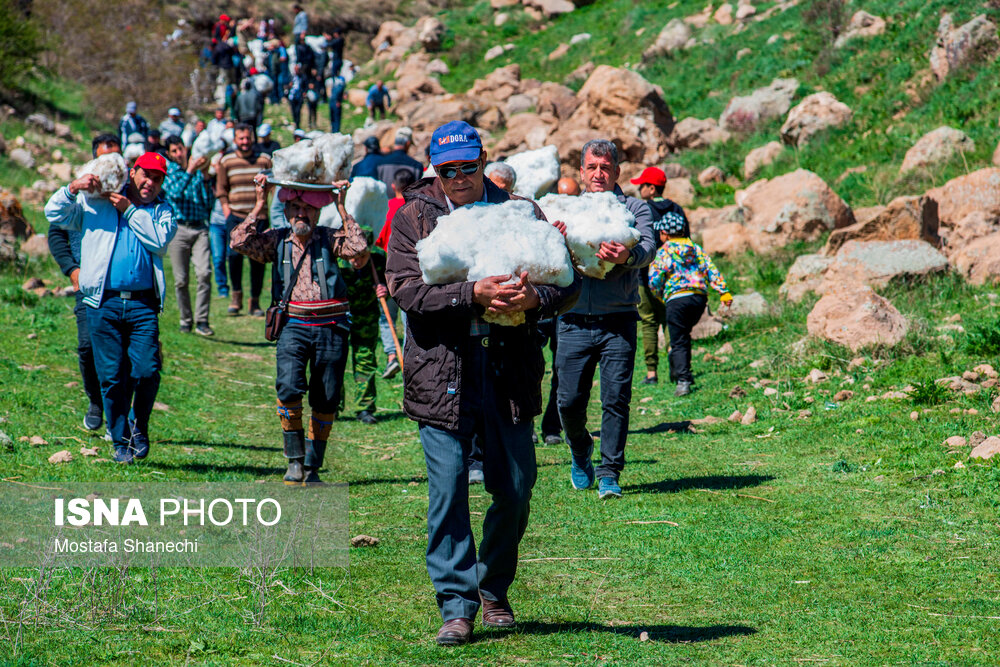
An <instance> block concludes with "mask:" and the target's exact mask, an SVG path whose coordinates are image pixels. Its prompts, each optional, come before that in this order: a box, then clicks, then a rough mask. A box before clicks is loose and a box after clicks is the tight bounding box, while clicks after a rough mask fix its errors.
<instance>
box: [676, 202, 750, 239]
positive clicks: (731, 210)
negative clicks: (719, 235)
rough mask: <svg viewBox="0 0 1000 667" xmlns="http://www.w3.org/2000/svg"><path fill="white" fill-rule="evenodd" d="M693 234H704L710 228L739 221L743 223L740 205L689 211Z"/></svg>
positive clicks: (689, 221)
mask: <svg viewBox="0 0 1000 667" xmlns="http://www.w3.org/2000/svg"><path fill="white" fill-rule="evenodd" d="M687 219H688V224H689V226H690V227H691V234H692V235H694V236H702V235H703V234H704V232H705V231H706V230H708V229H713V228H715V227H719V226H721V225H727V224H732V223H737V224H739V225H740V226H742V225H743V213H742V212H741V211H740V207H739V206H735V205H733V206H724V207H722V208H696V209H693V210H690V211H687Z"/></svg>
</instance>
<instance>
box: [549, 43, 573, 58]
mask: <svg viewBox="0 0 1000 667" xmlns="http://www.w3.org/2000/svg"><path fill="white" fill-rule="evenodd" d="M567 53H569V44H566V43H565V42H563V43H562V44H560V45H559V46H557V47H556V48H554V49H552V51H551V52H550V53H549V56H548V57H549V60H559V59H560V58H562V57H563V56H564V55H566V54H567Z"/></svg>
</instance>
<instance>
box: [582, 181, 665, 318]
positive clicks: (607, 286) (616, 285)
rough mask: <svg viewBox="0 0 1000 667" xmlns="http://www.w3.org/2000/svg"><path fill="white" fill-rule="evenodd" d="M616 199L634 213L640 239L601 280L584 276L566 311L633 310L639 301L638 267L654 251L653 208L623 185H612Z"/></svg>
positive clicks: (597, 312) (651, 257)
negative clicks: (577, 296)
mask: <svg viewBox="0 0 1000 667" xmlns="http://www.w3.org/2000/svg"><path fill="white" fill-rule="evenodd" d="M614 192H615V195H617V197H618V201H620V202H621V203H623V204H625V208H627V209H628V210H629V211H631V213H632V215H634V216H635V228H636V229H638V230H639V243H637V244H636V245H635V247H633V248H632V251H631V253H630V254H629V257H628V260H627V261H626V262H625V264H621V265H619V266H616V267H614V268H613V269H611V270H610V271H608V274H607V275H606V276H604V279H603V280H597V279H596V278H588V277H586V276H584V278H583V289H582V290H581V291H580V298H579V299H578V300H577V302H576V305H575V306H573V308H572V309H570V311H569V312H568V313H567V314H568V315H569V314H573V315H608V314H610V313H635V312H637V309H636V306H637V305H638V304H639V280H640V273H641V272H640V271H639V269H641V268H642V267H644V266H649V263H650V262H651V261H653V256H654V255H655V254H656V239H655V237H654V235H653V234H654V232H653V211H652V209H651V208H649V204H647V203H646V202H644V201H643V200H641V199H636V198H635V197H626V196H625V193H624V192H622V189H621V188H620V187H618V186H617V185H616V186H615V190H614Z"/></svg>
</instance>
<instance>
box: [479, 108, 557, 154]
mask: <svg viewBox="0 0 1000 667" xmlns="http://www.w3.org/2000/svg"><path fill="white" fill-rule="evenodd" d="M554 128H555V123H548V122H546V121H545V120H543V119H542V118H541V116H539V115H538V114H537V113H521V114H517V115H516V116H511V117H510V118H509V119H507V132H506V133H505V134H504V135H503V138H502V139H501V140H500V141H499V142H498V143H497V145H496V146H495V147H494V149H493V150H494V152H495V153H496V155H497V156H498V157H502V156H504V155H510V154H512V153H519V152H521V151H525V150H535V149H536V148H541V147H542V146H544V145H545V141H546V139H547V138H548V136H549V134H550V133H551V132H552V130H553V129H554Z"/></svg>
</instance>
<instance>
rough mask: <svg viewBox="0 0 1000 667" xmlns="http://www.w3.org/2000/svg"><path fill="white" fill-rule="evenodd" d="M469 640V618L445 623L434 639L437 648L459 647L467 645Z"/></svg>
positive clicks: (470, 626) (470, 631) (470, 625)
mask: <svg viewBox="0 0 1000 667" xmlns="http://www.w3.org/2000/svg"><path fill="white" fill-rule="evenodd" d="M471 640H472V619H471V618H453V619H451V620H450V621H445V623H444V625H442V626H441V629H440V630H438V633H437V637H436V638H435V641H436V642H437V643H438V646H459V645H460V644H468V643H469V642H470V641H471Z"/></svg>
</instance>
